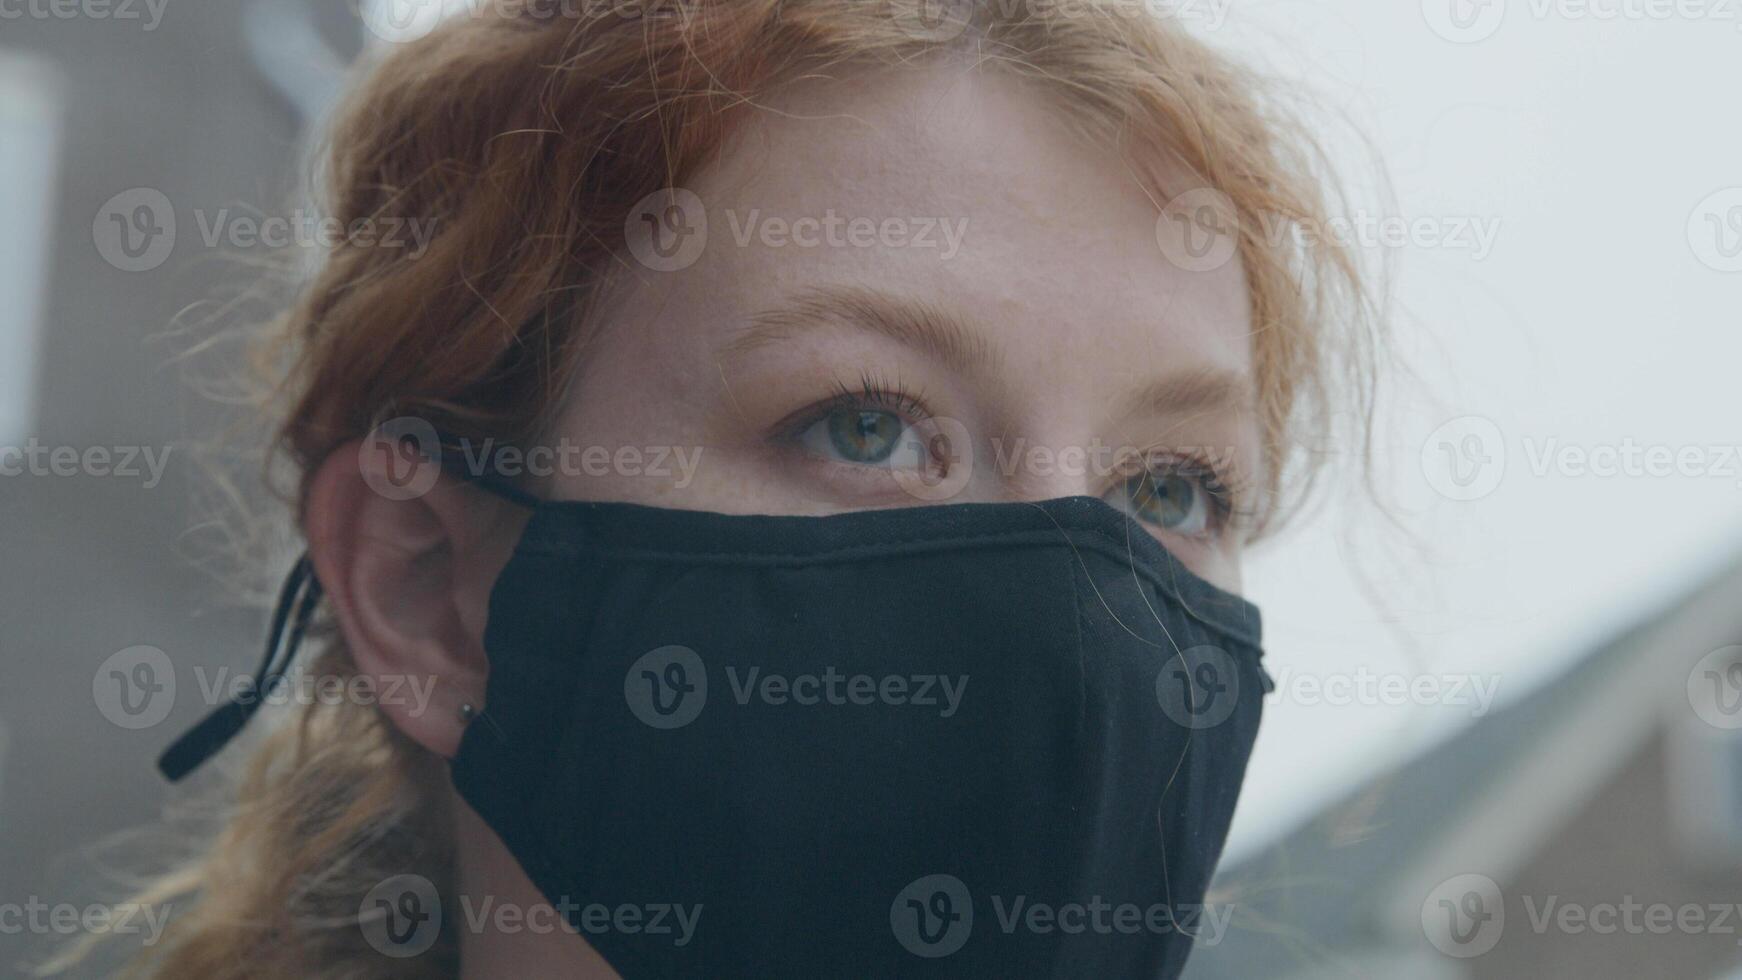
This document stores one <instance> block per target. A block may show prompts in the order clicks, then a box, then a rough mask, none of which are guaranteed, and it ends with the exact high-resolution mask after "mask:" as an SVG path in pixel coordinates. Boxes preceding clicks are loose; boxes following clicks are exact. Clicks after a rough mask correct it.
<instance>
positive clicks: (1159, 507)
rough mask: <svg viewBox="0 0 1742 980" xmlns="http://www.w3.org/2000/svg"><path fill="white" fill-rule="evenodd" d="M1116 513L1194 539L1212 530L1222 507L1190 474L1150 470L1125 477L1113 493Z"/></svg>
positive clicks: (1200, 481)
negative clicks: (1115, 496)
mask: <svg viewBox="0 0 1742 980" xmlns="http://www.w3.org/2000/svg"><path fill="white" fill-rule="evenodd" d="M1112 492H1113V493H1114V494H1116V495H1117V496H1118V497H1119V499H1118V500H1115V501H1112V503H1113V504H1114V505H1115V506H1117V507H1119V509H1121V510H1123V511H1125V512H1126V513H1128V514H1130V515H1132V516H1133V517H1136V518H1137V519H1138V520H1141V521H1143V522H1145V523H1147V524H1152V525H1154V526H1156V527H1159V528H1161V529H1162V530H1164V531H1171V532H1173V533H1175V534H1182V535H1188V536H1194V537H1201V536H1204V535H1206V534H1208V533H1210V532H1212V531H1214V530H1215V527H1216V524H1217V521H1218V518H1219V514H1218V511H1217V508H1218V507H1219V506H1221V499H1220V497H1219V495H1218V494H1217V492H1216V491H1215V490H1214V489H1212V488H1211V487H1210V486H1208V485H1207V481H1206V480H1205V479H1204V478H1202V477H1200V476H1196V475H1194V474H1191V473H1185V472H1177V471H1176V472H1166V471H1162V472H1157V471H1153V470H1149V471H1145V472H1142V473H1138V474H1136V475H1134V476H1131V477H1128V478H1127V479H1126V480H1125V482H1124V483H1122V484H1120V485H1119V486H1118V487H1117V488H1115V489H1114V490H1113V491H1112Z"/></svg>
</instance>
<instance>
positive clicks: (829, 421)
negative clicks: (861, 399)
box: [798, 406, 912, 466]
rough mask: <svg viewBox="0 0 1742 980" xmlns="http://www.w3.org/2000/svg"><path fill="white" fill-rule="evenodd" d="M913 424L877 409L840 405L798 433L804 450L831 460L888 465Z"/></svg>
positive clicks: (856, 463)
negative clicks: (910, 424)
mask: <svg viewBox="0 0 1742 980" xmlns="http://www.w3.org/2000/svg"><path fill="white" fill-rule="evenodd" d="M911 428H912V427H911V426H909V425H908V424H907V421H906V420H905V419H903V418H902V417H901V416H900V415H898V414H896V413H894V412H888V411H883V410H880V409H870V408H854V407H850V406H843V407H839V408H834V409H831V410H830V411H829V412H828V414H826V415H824V416H823V417H822V418H819V419H817V420H816V421H815V422H812V423H811V424H810V425H809V426H807V427H806V428H805V430H804V431H803V432H801V433H799V437H798V442H799V445H800V446H802V447H803V448H804V449H805V450H806V451H807V452H810V453H812V454H813V455H816V456H819V457H822V458H823V459H827V460H831V461H834V462H841V463H851V464H854V465H858V466H889V465H891V460H892V458H893V457H894V456H895V452H896V450H897V449H900V448H901V445H902V441H903V437H904V436H906V435H907V433H908V432H909V431H910V429H911Z"/></svg>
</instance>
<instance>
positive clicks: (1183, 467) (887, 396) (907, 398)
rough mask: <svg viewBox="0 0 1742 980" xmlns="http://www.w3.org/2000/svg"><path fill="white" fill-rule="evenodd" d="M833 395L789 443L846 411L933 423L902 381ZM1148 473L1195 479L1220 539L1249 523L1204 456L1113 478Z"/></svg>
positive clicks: (1166, 456) (866, 380)
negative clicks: (824, 420) (891, 415)
mask: <svg viewBox="0 0 1742 980" xmlns="http://www.w3.org/2000/svg"><path fill="white" fill-rule="evenodd" d="M834 389H835V392H834V394H833V395H832V396H830V397H829V398H828V399H826V400H824V401H822V402H819V403H817V404H815V405H812V406H811V407H809V408H807V409H805V410H804V411H802V412H800V413H799V414H798V415H797V416H796V417H795V418H794V419H793V420H792V421H790V422H788V423H785V424H783V425H782V426H781V428H782V429H783V430H784V431H786V432H787V433H788V436H789V438H792V439H796V438H798V437H799V435H800V434H802V433H803V432H805V431H806V430H808V429H809V428H810V427H811V426H813V425H815V424H816V423H817V422H819V421H822V420H823V419H826V418H827V417H828V416H829V415H830V414H831V413H833V412H838V411H843V410H845V411H886V412H891V413H894V414H896V415H898V416H900V417H901V418H902V421H903V422H904V423H905V424H907V425H915V424H918V423H920V422H923V421H925V420H927V419H930V418H933V417H934V416H933V413H932V411H931V409H930V408H929V407H928V406H927V405H926V402H925V398H924V394H923V393H922V392H916V391H912V390H910V389H908V388H907V387H906V386H904V385H903V384H902V382H901V380H900V379H899V378H896V379H893V380H886V379H884V378H883V377H882V376H880V375H878V374H876V373H875V372H871V371H866V372H862V373H861V374H860V375H859V381H858V384H857V387H856V388H855V387H854V386H852V385H849V384H848V383H847V382H845V381H842V380H840V379H838V378H837V379H836V380H835V382H834ZM1133 459H1135V460H1140V461H1141V465H1139V466H1136V467H1133V468H1127V467H1129V465H1130V464H1129V461H1130V460H1133ZM1144 471H1148V472H1149V473H1150V474H1151V478H1160V477H1163V476H1175V475H1184V476H1188V477H1191V478H1193V479H1196V480H1197V481H1198V483H1199V484H1200V485H1201V486H1202V487H1203V489H1204V491H1205V493H1206V494H1207V495H1208V497H1209V503H1210V506H1211V508H1212V509H1213V512H1214V515H1215V523H1216V533H1217V534H1219V535H1220V534H1228V533H1231V532H1233V531H1234V530H1236V529H1238V528H1239V527H1241V526H1243V525H1244V523H1245V521H1246V520H1247V519H1248V518H1249V517H1250V511H1249V510H1248V509H1246V508H1244V507H1243V506H1242V505H1241V504H1240V501H1242V500H1244V499H1245V489H1246V485H1245V482H1244V480H1243V478H1242V477H1241V476H1240V475H1239V474H1238V472H1236V473H1235V474H1233V475H1229V474H1227V473H1224V472H1223V471H1222V469H1220V468H1218V467H1217V466H1216V464H1215V461H1214V460H1212V459H1210V458H1209V456H1208V455H1206V454H1203V453H1199V452H1192V451H1185V452H1182V451H1177V450H1173V449H1165V450H1164V449H1156V448H1151V449H1145V450H1141V451H1139V452H1137V453H1133V454H1130V455H1129V456H1127V457H1126V459H1125V460H1124V461H1117V462H1115V464H1114V472H1115V475H1116V476H1117V478H1118V481H1119V482H1118V483H1116V484H1115V486H1119V485H1122V484H1123V483H1124V482H1125V481H1129V480H1131V479H1133V478H1135V477H1137V476H1139V475H1141V474H1142V473H1143V472H1144ZM1105 492H1106V491H1103V493H1105Z"/></svg>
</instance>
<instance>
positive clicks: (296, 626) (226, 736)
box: [157, 439, 540, 783]
mask: <svg viewBox="0 0 1742 980" xmlns="http://www.w3.org/2000/svg"><path fill="white" fill-rule="evenodd" d="M442 442H443V444H444V445H443V447H442V449H441V451H440V452H438V453H437V458H436V462H437V463H438V464H439V465H441V467H442V469H443V470H444V471H445V472H447V473H448V474H449V475H451V476H455V477H458V478H459V479H463V480H465V481H466V482H468V483H471V484H473V485H474V486H476V487H478V488H479V489H481V490H484V491H485V492H487V493H490V494H493V495H495V496H497V497H500V498H502V499H503V500H506V501H508V502H509V503H512V504H518V505H519V506H522V507H528V508H531V507H536V506H538V504H539V503H540V500H539V498H538V497H537V496H535V495H533V494H531V493H528V492H527V491H525V490H522V489H521V488H520V487H517V486H515V485H514V484H513V483H511V482H509V481H508V480H506V479H504V478H503V477H502V476H501V475H499V474H497V473H493V472H489V471H483V472H473V471H472V470H471V469H469V468H468V467H466V466H465V465H463V464H462V461H463V460H464V458H465V456H464V454H462V455H461V456H459V457H457V458H456V456H455V455H454V453H452V452H450V451H447V449H446V444H447V443H448V442H449V440H447V439H443V440H442ZM463 444H464V443H463V442H462V443H461V445H463ZM320 599H321V580H320V579H319V578H317V577H315V572H314V564H313V563H312V562H311V561H309V557H308V552H306V551H305V552H303V553H302V557H300V558H298V559H297V560H296V564H295V565H292V566H291V568H290V574H288V575H286V576H285V578H284V586H283V588H281V589H279V591H278V602H277V605H276V606H274V607H273V610H272V624H271V625H270V626H269V627H267V630H266V652H265V654H264V656H263V657H262V659H261V661H260V666H259V668H257V669H256V670H255V671H254V682H253V685H252V687H251V688H250V689H249V690H247V691H244V692H240V693H239V694H238V696H237V697H234V698H232V699H231V700H229V701H226V702H225V703H224V704H222V705H220V706H219V707H218V708H217V710H215V711H213V712H212V713H211V714H209V715H207V716H206V717H204V718H202V719H201V720H200V722H199V724H197V725H195V726H194V727H193V728H191V729H189V730H188V731H187V732H185V733H183V734H182V735H181V736H180V737H179V738H177V739H176V740H175V741H174V742H171V743H170V745H169V748H167V749H165V750H164V751H163V754H162V755H161V756H158V759H157V769H158V771H159V772H161V773H163V776H164V778H165V779H168V780H169V781H170V782H172V783H174V782H179V781H181V779H182V778H183V777H185V776H186V775H187V774H188V773H191V772H193V771H194V770H195V769H198V768H199V767H200V766H202V765H204V764H205V763H206V760H208V759H210V758H211V757H212V756H214V755H217V754H218V752H219V751H220V750H221V749H223V747H224V746H226V745H228V744H230V741H231V740H232V739H234V738H235V737H236V736H237V734H239V733H240V732H241V731H242V727H243V726H244V725H246V724H248V719H250V718H252V717H254V713H255V712H257V711H259V710H260V706H261V704H263V703H264V702H265V700H266V695H267V693H268V692H269V691H271V690H272V688H273V687H274V686H275V685H277V684H279V683H280V682H281V681H282V680H283V679H284V676H285V674H286V673H288V672H289V670H290V664H291V661H292V660H294V659H295V658H296V651H297V648H298V647H300V646H301V645H302V638H303V634H304V633H306V632H307V631H308V624H309V620H310V618H311V617H312V616H313V615H314V611H315V606H317V605H319V604H320Z"/></svg>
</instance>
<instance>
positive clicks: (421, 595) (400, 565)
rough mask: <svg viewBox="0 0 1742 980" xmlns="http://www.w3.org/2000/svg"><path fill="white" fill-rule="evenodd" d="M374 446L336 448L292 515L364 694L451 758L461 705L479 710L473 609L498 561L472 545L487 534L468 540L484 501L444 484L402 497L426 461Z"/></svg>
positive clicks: (478, 629)
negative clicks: (407, 476) (411, 470)
mask: <svg viewBox="0 0 1742 980" xmlns="http://www.w3.org/2000/svg"><path fill="white" fill-rule="evenodd" d="M371 446H372V447H373V448H374V449H375V451H372V452H365V451H363V450H365V449H366V448H370V447H371ZM380 449H381V444H380V442H379V441H371V442H354V443H350V444H347V445H345V446H341V447H339V448H338V449H337V450H335V451H334V452H333V453H331V454H330V455H329V456H328V457H327V459H326V460H325V461H324V462H323V463H322V464H321V466H320V467H319V469H318V470H317V471H316V472H315V475H314V478H313V479H312V481H311V482H310V484H309V487H308V493H307V497H306V500H305V507H304V513H303V524H304V529H305V531H306V533H307V536H308V544H309V555H310V558H311V560H312V561H313V562H314V567H315V573H316V575H317V576H318V577H319V578H320V581H321V584H322V586H323V587H324V588H325V591H326V594H327V596H328V601H329V602H330V603H331V604H332V608H333V613H334V617H335V618H336V620H337V621H338V625H339V629H340V632H341V634H342V636H343V637H344V641H345V645H346V648H347V650H348V651H349V653H350V655H351V659H352V662H353V663H354V664H355V665H356V668H357V671H358V674H359V675H360V676H361V677H363V678H365V679H366V684H367V688H366V690H367V694H368V696H369V697H371V698H372V699H373V701H374V703H375V705H376V706H377V708H378V709H379V710H380V711H382V712H383V713H385V714H386V715H387V716H388V718H390V719H391V720H392V721H393V723H394V724H395V725H396V726H398V727H399V729H400V730H401V731H403V732H404V733H405V734H406V735H408V736H410V737H411V738H412V739H413V740H414V741H416V742H417V743H418V744H420V745H422V746H424V747H425V748H427V749H429V750H430V751H431V752H435V753H437V754H439V755H443V756H449V757H451V756H452V755H453V754H454V752H455V751H456V750H457V749H458V746H459V740H460V735H461V733H462V732H463V731H464V728H465V719H464V718H463V715H462V711H461V706H462V705H471V706H472V707H473V709H474V710H475V711H476V710H481V709H482V707H483V695H484V681H485V678H486V677H487V675H488V661H487V659H486V657H485V654H484V649H483V619H484V612H485V609H486V607H487V603H488V595H489V583H490V582H491V581H492V580H493V579H494V577H495V572H496V571H497V570H499V568H500V560H502V559H504V558H505V557H506V556H505V555H494V554H491V553H490V552H491V551H492V549H490V548H487V547H483V543H484V542H486V541H489V540H491V539H492V538H494V537H496V536H493V535H485V534H481V533H479V529H480V528H481V527H482V526H483V525H484V524H485V522H487V521H488V520H489V518H490V515H491V513H492V511H493V506H492V504H491V503H490V502H489V501H487V500H481V499H479V498H480V495H479V494H477V493H476V491H474V490H472V489H471V488H469V487H467V486H465V485H464V484H463V483H461V482H459V481H456V480H453V479H451V478H449V477H445V476H439V477H436V478H434V479H431V480H427V481H420V482H422V483H424V485H425V486H426V487H427V489H420V491H419V492H416V493H412V494H407V493H405V492H403V489H402V488H403V487H404V486H405V485H406V484H405V482H404V481H403V479H402V478H401V477H402V476H403V472H404V469H405V467H407V466H417V465H433V464H420V463H419V462H418V461H417V460H416V459H415V458H411V459H408V458H405V457H403V456H402V457H401V458H397V459H395V458H392V451H389V452H385V453H384V452H382V451H380ZM396 451H397V452H400V453H406V454H410V453H412V449H411V448H410V447H404V448H399V449H397V450H396ZM384 486H385V487H388V488H390V489H389V491H388V492H382V491H381V490H380V489H378V488H380V487H384Z"/></svg>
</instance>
